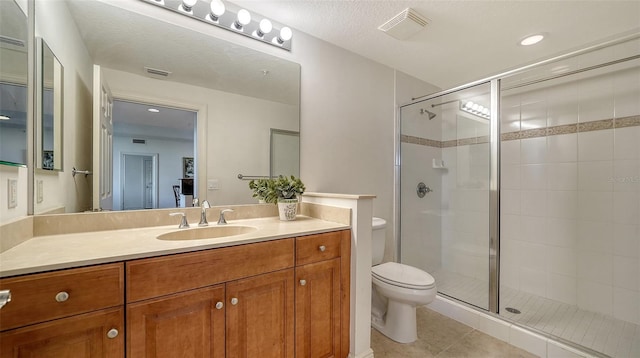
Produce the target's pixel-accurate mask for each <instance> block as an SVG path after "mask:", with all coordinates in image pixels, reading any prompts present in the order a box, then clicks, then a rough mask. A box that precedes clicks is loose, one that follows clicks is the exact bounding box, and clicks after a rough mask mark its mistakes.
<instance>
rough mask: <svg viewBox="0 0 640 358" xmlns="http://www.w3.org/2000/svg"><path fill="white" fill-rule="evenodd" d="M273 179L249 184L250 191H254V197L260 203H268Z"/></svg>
mask: <svg viewBox="0 0 640 358" xmlns="http://www.w3.org/2000/svg"><path fill="white" fill-rule="evenodd" d="M270 181H271V179H254V180H251V181H250V182H249V189H251V190H253V197H254V198H257V199H258V202H259V203H266V202H267V201H266V199H265V198H266V196H267V195H268V193H269V190H270V189H269V182H270Z"/></svg>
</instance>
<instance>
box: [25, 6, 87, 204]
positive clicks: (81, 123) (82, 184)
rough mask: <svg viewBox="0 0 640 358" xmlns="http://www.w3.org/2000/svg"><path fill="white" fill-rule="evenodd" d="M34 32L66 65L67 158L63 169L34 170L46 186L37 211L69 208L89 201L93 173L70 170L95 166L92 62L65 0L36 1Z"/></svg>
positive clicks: (64, 130) (65, 120)
mask: <svg viewBox="0 0 640 358" xmlns="http://www.w3.org/2000/svg"><path fill="white" fill-rule="evenodd" d="M35 7H36V18H37V19H38V20H37V21H36V36H43V38H44V40H45V41H46V42H47V44H48V45H49V47H50V48H51V50H52V51H53V53H54V54H55V55H56V57H57V58H58V60H60V63H62V65H63V66H64V118H63V123H64V124H63V132H64V148H63V152H64V157H63V158H64V159H63V165H64V167H63V171H62V172H49V173H42V172H36V178H37V179H40V180H42V181H43V186H44V188H45V190H44V195H43V202H42V203H36V204H35V211H36V213H37V212H43V211H47V210H50V209H53V208H57V207H65V209H66V211H68V212H76V211H83V210H88V209H89V208H90V206H91V194H90V193H91V180H90V179H91V178H88V180H87V178H85V177H84V176H76V177H75V178H74V177H72V176H71V169H72V168H73V167H76V168H77V169H80V170H91V169H92V168H91V100H92V99H91V90H90V89H91V87H92V82H93V80H92V72H91V71H92V67H91V66H92V61H91V58H90V57H89V54H88V52H87V49H86V48H85V47H84V43H83V42H82V40H81V38H80V34H79V32H78V29H77V28H76V26H75V22H74V21H73V18H72V17H71V15H70V13H69V10H68V9H67V7H66V5H65V3H64V2H62V1H41V0H36V2H35Z"/></svg>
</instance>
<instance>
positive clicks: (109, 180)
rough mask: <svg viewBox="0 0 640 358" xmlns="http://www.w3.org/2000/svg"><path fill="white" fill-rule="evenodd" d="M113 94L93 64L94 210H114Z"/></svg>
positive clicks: (98, 69) (98, 68) (100, 70)
mask: <svg viewBox="0 0 640 358" xmlns="http://www.w3.org/2000/svg"><path fill="white" fill-rule="evenodd" d="M112 113H113V97H112V96H111V90H110V89H109V86H108V85H107V82H106V81H105V79H104V76H103V74H102V69H101V68H100V66H98V65H93V210H112V209H113V118H112Z"/></svg>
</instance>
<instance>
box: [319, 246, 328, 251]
mask: <svg viewBox="0 0 640 358" xmlns="http://www.w3.org/2000/svg"><path fill="white" fill-rule="evenodd" d="M326 249H327V248H326V247H325V246H324V245H320V247H318V250H320V251H322V252H324V250H326Z"/></svg>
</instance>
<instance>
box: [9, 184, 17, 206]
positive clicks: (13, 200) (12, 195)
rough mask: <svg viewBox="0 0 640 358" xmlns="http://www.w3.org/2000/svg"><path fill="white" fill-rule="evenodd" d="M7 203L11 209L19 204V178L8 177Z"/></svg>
mask: <svg viewBox="0 0 640 358" xmlns="http://www.w3.org/2000/svg"><path fill="white" fill-rule="evenodd" d="M7 191H8V192H7V198H8V199H9V200H7V205H8V206H9V209H12V208H15V207H16V206H18V179H8V182H7Z"/></svg>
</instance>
